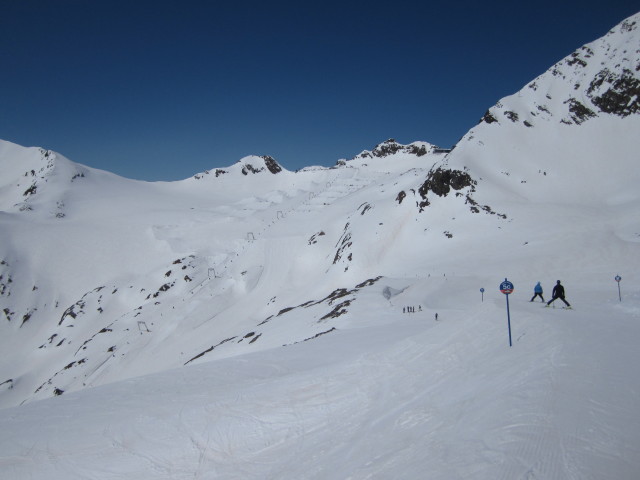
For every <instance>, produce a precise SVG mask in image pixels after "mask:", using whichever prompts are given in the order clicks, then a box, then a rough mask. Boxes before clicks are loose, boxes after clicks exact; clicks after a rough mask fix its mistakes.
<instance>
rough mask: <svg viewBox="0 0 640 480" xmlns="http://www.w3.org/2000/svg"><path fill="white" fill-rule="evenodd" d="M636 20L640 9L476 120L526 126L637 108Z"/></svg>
mask: <svg viewBox="0 0 640 480" xmlns="http://www.w3.org/2000/svg"><path fill="white" fill-rule="evenodd" d="M639 21H640V13H638V14H635V15H633V16H631V17H629V18H627V19H625V20H624V21H622V22H621V23H619V24H618V25H617V26H616V27H614V28H613V29H612V30H610V31H609V32H608V33H607V34H606V35H605V36H604V37H602V38H600V39H598V40H595V41H593V42H591V43H588V44H586V45H584V46H582V47H581V48H579V49H577V50H576V51H574V52H573V53H571V54H570V55H568V56H566V57H565V58H563V59H562V60H561V61H559V62H557V63H556V64H555V65H553V66H552V67H551V68H549V69H548V70H547V71H546V72H545V73H543V74H542V75H540V76H539V77H537V78H536V79H535V80H533V81H532V82H530V83H529V84H528V85H527V86H525V87H524V88H523V89H522V90H520V91H519V92H518V93H516V94H515V95H511V96H509V97H505V98H503V99H501V100H500V101H499V102H498V103H496V105H494V106H493V107H491V108H490V109H489V110H488V111H487V112H486V113H485V115H484V116H483V117H482V119H481V120H480V122H481V123H487V124H501V123H505V122H506V123H507V124H509V123H516V124H518V123H519V124H522V125H524V126H526V127H529V128H530V127H535V126H536V125H537V124H540V123H542V122H548V121H555V122H559V123H561V124H565V125H580V124H582V123H584V122H587V121H589V120H590V119H593V118H595V117H598V116H601V115H605V116H606V115H616V116H619V117H626V116H628V115H633V114H638V113H640V49H639V48H638V44H639V43H640V34H639V33H638V32H640V30H638V23H639Z"/></svg>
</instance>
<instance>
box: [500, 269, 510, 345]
mask: <svg viewBox="0 0 640 480" xmlns="http://www.w3.org/2000/svg"><path fill="white" fill-rule="evenodd" d="M500 291H501V292H502V293H504V294H505V296H506V297H507V325H508V327H509V346H510V347H511V346H512V343H511V314H510V313H509V295H510V294H511V293H512V292H513V283H511V282H510V281H509V280H507V279H506V278H505V279H504V282H502V283H501V284H500Z"/></svg>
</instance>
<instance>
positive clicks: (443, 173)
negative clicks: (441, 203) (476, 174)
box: [418, 167, 477, 211]
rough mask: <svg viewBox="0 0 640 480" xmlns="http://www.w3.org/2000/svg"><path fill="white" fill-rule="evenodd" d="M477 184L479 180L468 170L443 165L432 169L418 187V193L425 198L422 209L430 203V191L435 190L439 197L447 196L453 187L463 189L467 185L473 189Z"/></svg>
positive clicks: (421, 205)
mask: <svg viewBox="0 0 640 480" xmlns="http://www.w3.org/2000/svg"><path fill="white" fill-rule="evenodd" d="M476 184H477V182H476V181H475V180H473V179H472V178H471V176H470V175H469V174H468V173H467V172H462V171H460V170H452V169H444V168H442V167H438V168H437V169H435V170H431V171H430V172H429V174H428V176H427V179H426V180H425V182H424V183H423V184H422V186H421V187H420V188H419V189H418V193H419V194H420V196H421V197H422V199H423V202H421V203H420V204H419V206H420V211H422V210H423V209H424V207H426V206H428V205H429V204H430V203H429V200H428V199H427V195H428V193H429V192H433V193H434V194H436V195H438V196H439V197H446V196H447V195H448V194H449V192H450V191H451V189H452V188H453V189H454V190H461V189H463V188H465V187H471V189H472V191H473V189H474V187H475V185H476Z"/></svg>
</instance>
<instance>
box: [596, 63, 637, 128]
mask: <svg viewBox="0 0 640 480" xmlns="http://www.w3.org/2000/svg"><path fill="white" fill-rule="evenodd" d="M607 86H608V88H607V89H606V91H604V93H601V94H598V95H595V92H600V91H602V90H603V89H604V88H605V87H607ZM587 95H588V96H589V97H590V98H591V101H592V102H593V104H594V105H595V106H597V107H598V108H599V109H600V111H602V112H604V113H609V114H613V115H619V116H621V117H626V116H628V115H631V114H635V113H638V111H640V100H639V97H640V80H639V79H638V78H636V77H635V76H634V74H633V72H632V71H631V70H629V69H626V68H625V69H623V70H622V73H615V72H611V71H609V70H608V69H606V68H605V69H604V70H602V71H600V72H599V73H598V74H597V75H596V76H595V78H594V79H593V80H592V81H591V84H590V85H589V88H588V89H587Z"/></svg>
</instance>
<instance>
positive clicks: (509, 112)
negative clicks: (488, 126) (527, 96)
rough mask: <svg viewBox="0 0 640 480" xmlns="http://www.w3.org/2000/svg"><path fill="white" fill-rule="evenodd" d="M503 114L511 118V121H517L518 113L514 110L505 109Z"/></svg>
mask: <svg viewBox="0 0 640 480" xmlns="http://www.w3.org/2000/svg"><path fill="white" fill-rule="evenodd" d="M504 116H505V117H507V118H508V119H509V120H511V121H512V122H513V123H515V122H517V121H518V114H517V113H516V112H512V111H510V110H507V111H506V112H504Z"/></svg>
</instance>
